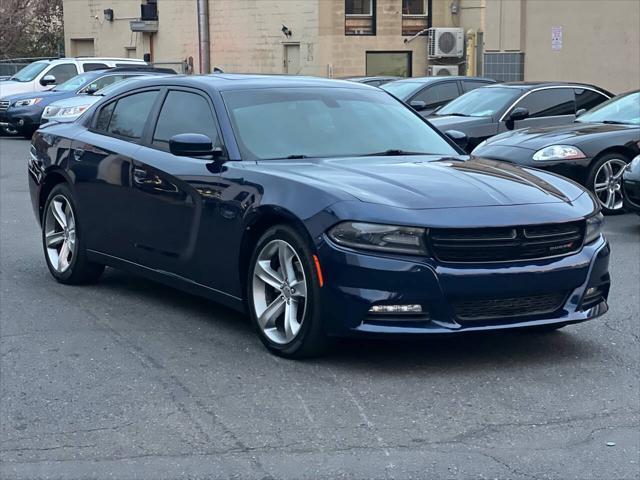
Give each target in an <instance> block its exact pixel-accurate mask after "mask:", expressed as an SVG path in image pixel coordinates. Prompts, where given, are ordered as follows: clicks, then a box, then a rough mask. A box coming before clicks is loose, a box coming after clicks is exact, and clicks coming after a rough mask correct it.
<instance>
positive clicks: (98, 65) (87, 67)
mask: <svg viewBox="0 0 640 480" xmlns="http://www.w3.org/2000/svg"><path fill="white" fill-rule="evenodd" d="M82 68H83V69H84V71H85V72H90V71H92V70H104V69H106V68H109V67H107V65H105V64H104V63H85V64H83V65H82Z"/></svg>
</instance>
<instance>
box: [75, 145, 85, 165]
mask: <svg viewBox="0 0 640 480" xmlns="http://www.w3.org/2000/svg"><path fill="white" fill-rule="evenodd" d="M83 155H84V150H82V149H81V148H74V149H73V159H74V160H75V161H76V162H79V161H80V160H82V156H83Z"/></svg>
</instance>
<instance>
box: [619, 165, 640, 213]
mask: <svg viewBox="0 0 640 480" xmlns="http://www.w3.org/2000/svg"><path fill="white" fill-rule="evenodd" d="M622 189H623V190H624V202H625V203H624V205H625V208H626V209H627V210H628V211H630V212H635V213H637V214H638V215H640V155H638V156H637V157H636V158H634V159H633V161H632V162H631V163H630V164H629V166H628V167H627V169H626V170H625V172H624V175H623V177H622Z"/></svg>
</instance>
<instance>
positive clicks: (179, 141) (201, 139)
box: [169, 133, 222, 157]
mask: <svg viewBox="0 0 640 480" xmlns="http://www.w3.org/2000/svg"><path fill="white" fill-rule="evenodd" d="M169 151H170V152H171V153H172V154H173V155H176V156H179V157H204V156H206V155H212V156H214V157H219V156H221V155H222V149H221V148H219V147H218V148H213V143H212V142H211V139H210V138H209V137H207V136H206V135H202V134H200V133H181V134H179V135H174V136H173V137H171V138H170V139H169Z"/></svg>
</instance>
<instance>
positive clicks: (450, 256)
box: [429, 222, 584, 263]
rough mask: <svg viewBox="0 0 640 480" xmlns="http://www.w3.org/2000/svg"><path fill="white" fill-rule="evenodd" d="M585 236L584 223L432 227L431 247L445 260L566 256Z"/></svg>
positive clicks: (499, 259) (492, 260) (471, 261)
mask: <svg viewBox="0 0 640 480" xmlns="http://www.w3.org/2000/svg"><path fill="white" fill-rule="evenodd" d="M583 237H584V222H572V223H563V224H551V225H531V226H522V227H501V228H464V229H462V228H449V229H431V230H430V232H429V247H430V250H431V252H433V254H434V256H435V257H436V259H438V260H440V261H442V262H458V263H480V262H502V261H514V260H531V259H542V258H548V257H556V256H560V255H566V254H568V253H572V252H575V251H577V250H579V249H580V248H581V247H582V240H583Z"/></svg>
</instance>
